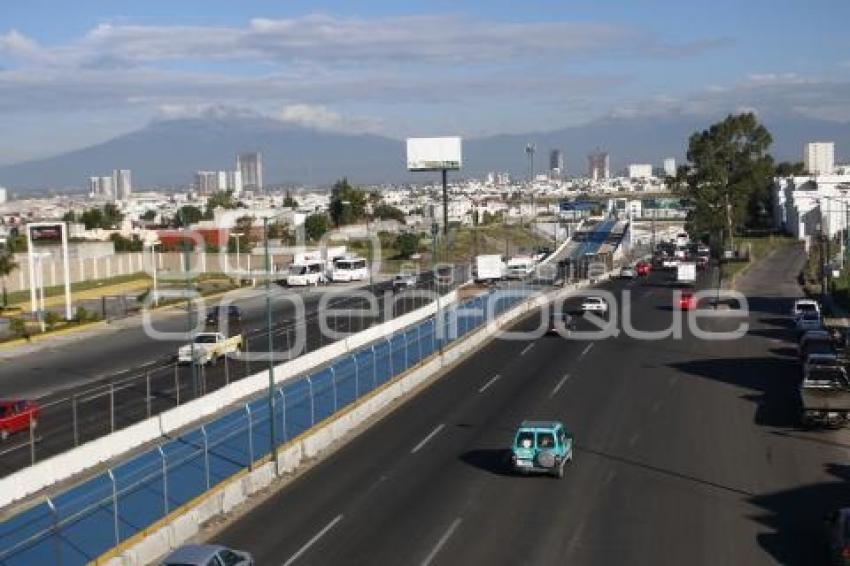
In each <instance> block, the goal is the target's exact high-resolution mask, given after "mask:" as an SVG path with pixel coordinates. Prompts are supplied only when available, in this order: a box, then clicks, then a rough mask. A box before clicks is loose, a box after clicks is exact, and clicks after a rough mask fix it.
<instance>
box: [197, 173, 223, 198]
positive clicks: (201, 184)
mask: <svg viewBox="0 0 850 566" xmlns="http://www.w3.org/2000/svg"><path fill="white" fill-rule="evenodd" d="M195 190H196V191H197V192H198V194H201V195H209V194H212V193H214V192H216V191H217V190H218V172H216V171H197V172H195Z"/></svg>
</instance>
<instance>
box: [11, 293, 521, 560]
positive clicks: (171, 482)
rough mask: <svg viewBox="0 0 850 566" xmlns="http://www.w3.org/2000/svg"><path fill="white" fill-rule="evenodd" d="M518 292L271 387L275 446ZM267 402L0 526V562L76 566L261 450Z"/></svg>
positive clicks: (476, 302) (465, 307) (266, 438)
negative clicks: (276, 424) (276, 435)
mask: <svg viewBox="0 0 850 566" xmlns="http://www.w3.org/2000/svg"><path fill="white" fill-rule="evenodd" d="M523 298H524V296H523V293H521V292H516V291H514V292H511V293H507V294H503V293H499V292H495V293H490V294H485V295H482V296H479V297H476V298H474V299H471V300H469V301H466V302H464V303H461V304H459V305H456V306H455V307H453V308H450V309H446V310H445V311H444V312H443V317H442V320H438V319H437V318H436V317H435V316H432V317H429V318H428V319H426V320H425V321H423V322H421V323H418V324H416V325H414V326H412V327H409V328H407V329H404V330H400V331H398V332H396V333H394V334H393V335H391V336H389V337H387V338H385V339H383V340H379V341H378V342H376V343H373V344H372V345H370V346H367V347H364V348H362V349H360V350H358V351H357V352H355V353H354V354H352V355H349V356H345V357H343V358H341V359H338V360H335V361H333V362H332V363H331V364H330V365H328V366H327V367H324V368H322V369H320V370H318V371H314V372H312V373H310V374H308V375H305V376H303V377H302V378H299V379H297V380H294V381H291V382H288V383H286V384H284V385H283V386H281V387H278V388H276V390H275V393H274V394H275V395H276V396H277V398H278V402H277V403H276V404H275V413H274V415H272V418H274V419H275V423H279V431H280V432H279V438H278V439H277V440H279V441H281V443H286V442H287V441H288V440H290V439H292V438H294V437H296V436H298V435H299V434H301V433H303V432H305V431H307V430H308V429H310V428H311V427H313V426H314V425H315V424H316V423H318V422H320V421H322V420H324V419H326V418H327V417H330V416H331V415H333V414H335V413H336V412H338V411H341V410H344V409H345V408H346V407H348V406H350V405H351V404H352V403H354V402H356V401H357V400H358V399H360V398H362V397H363V396H364V395H367V394H368V393H370V392H371V391H373V390H375V389H376V388H378V387H380V386H382V385H383V384H385V383H387V382H388V381H390V380H392V379H393V378H394V377H397V376H399V375H400V374H402V373H404V372H405V371H407V370H408V369H410V368H411V367H414V366H415V365H417V364H418V363H420V362H421V361H422V360H424V359H426V358H428V357H429V356H431V355H432V354H434V353H435V352H436V351H438V350H439V349H440V348H442V347H444V346H446V345H448V344H451V343H453V342H455V341H457V340H462V339H463V338H464V337H465V336H466V335H467V334H469V333H470V332H472V331H473V330H475V329H477V328H479V327H481V326H482V325H483V324H484V323H485V322H486V321H487V313H488V312H492V313H494V314H501V313H503V312H505V311H507V310H508V309H510V308H511V307H513V306H514V305H515V304H517V303H518V302H519V301H521V300H523ZM269 417H270V415H269V404H268V400H267V398H266V397H262V398H259V399H256V400H254V401H252V402H250V403H247V404H246V405H244V406H243V407H241V408H239V409H236V410H233V411H230V412H229V413H227V414H225V415H223V416H220V417H218V418H217V419H216V420H214V421H212V422H209V423H207V424H205V425H203V426H200V427H198V428H195V429H192V430H190V431H188V432H186V433H184V434H182V435H180V436H178V437H177V438H174V439H173V440H169V441H167V442H163V443H161V444H159V445H158V446H156V447H155V448H152V449H150V450H148V451H146V452H144V453H142V454H139V455H137V456H134V457H132V458H130V459H128V460H126V461H124V462H122V463H121V464H118V465H116V466H114V467H113V468H110V469H108V470H107V471H106V472H104V473H101V474H99V475H97V476H95V477H93V478H91V479H89V480H87V481H85V482H84V483H81V484H79V485H76V486H74V487H71V488H69V489H67V490H65V491H63V492H61V493H59V494H58V495H56V496H53V497H49V498H47V499H46V500H45V501H44V502H42V503H40V504H38V505H36V506H34V507H31V508H29V509H27V510H24V511H22V512H20V513H18V514H17V515H15V516H13V517H11V518H9V519H8V520H6V521H5V522H3V523H2V524H0V563H2V564H4V565H9V566H17V565H22V566H23V565H31V564H50V563H55V564H62V565H76V564H85V563H87V562H88V561H90V560H92V559H94V558H96V557H98V556H100V555H101V554H103V553H104V552H106V551H108V550H109V549H110V548H113V547H114V546H116V545H118V544H120V543H121V542H122V541H124V540H126V539H127V538H129V537H131V536H133V535H134V534H136V533H137V532H139V531H141V530H143V529H144V528H146V527H147V526H149V525H151V524H152V523H154V522H156V521H157V520H159V519H161V518H162V517H164V516H166V515H167V514H168V513H169V512H170V511H171V510H173V509H175V508H177V507H179V506H181V505H183V504H185V503H187V502H189V501H191V500H192V499H194V498H195V497H197V496H199V495H201V494H202V493H204V492H205V491H208V490H209V489H210V488H211V487H213V486H215V485H217V484H219V483H221V482H222V481H224V480H226V479H227V478H229V477H232V476H233V475H234V474H236V473H238V472H239V471H241V470H243V469H246V468H251V467H252V466H253V464H254V463H255V462H257V461H258V460H260V459H262V458H263V457H265V456H266V455H268V454H269V453H270V452H271V448H272V443H271V438H270V435H269V423H268V421H269Z"/></svg>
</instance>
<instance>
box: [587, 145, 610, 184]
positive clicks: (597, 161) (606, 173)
mask: <svg viewBox="0 0 850 566" xmlns="http://www.w3.org/2000/svg"><path fill="white" fill-rule="evenodd" d="M587 176H588V177H590V178H591V179H592V180H594V181H599V180H602V179H607V178H609V177H610V176H611V168H610V158H609V156H608V153H607V152H604V151H595V152H593V153H591V154H590V155H588V156H587Z"/></svg>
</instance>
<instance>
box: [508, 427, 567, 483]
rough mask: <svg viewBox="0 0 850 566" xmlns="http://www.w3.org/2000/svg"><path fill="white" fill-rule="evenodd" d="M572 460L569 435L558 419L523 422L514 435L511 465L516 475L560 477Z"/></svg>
mask: <svg viewBox="0 0 850 566" xmlns="http://www.w3.org/2000/svg"><path fill="white" fill-rule="evenodd" d="M572 460H573V436H572V434H570V433H568V432H567V429H566V427H565V426H564V424H563V423H562V422H560V421H523V422H522V423H521V424H520V425H519V427H518V428H517V431H516V434H515V435H514V442H513V446H512V448H511V466H512V467H513V470H514V471H515V472H517V473H520V474H531V473H538V474H552V475H554V476H556V477H558V478H562V477H564V466H565V465H566V463H567V462H572Z"/></svg>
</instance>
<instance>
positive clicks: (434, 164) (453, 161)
mask: <svg viewBox="0 0 850 566" xmlns="http://www.w3.org/2000/svg"><path fill="white" fill-rule="evenodd" d="M460 165H461V152H460V138H459V137H449V138H407V168H408V169H409V170H410V171H439V170H441V169H452V170H455V169H460Z"/></svg>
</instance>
